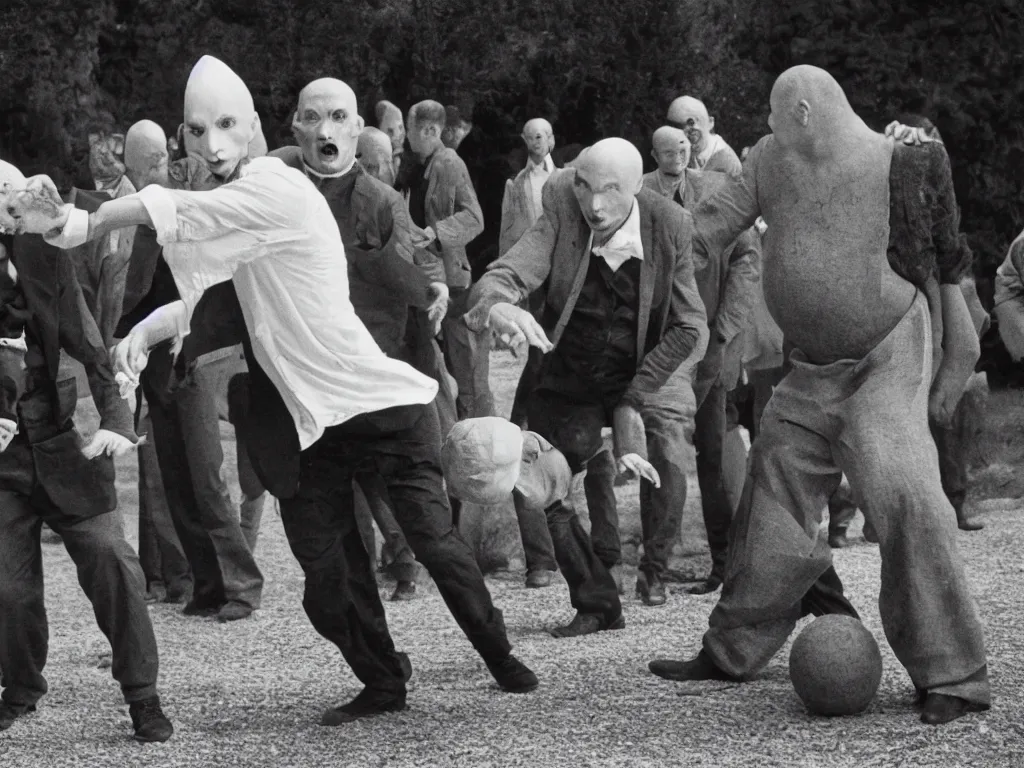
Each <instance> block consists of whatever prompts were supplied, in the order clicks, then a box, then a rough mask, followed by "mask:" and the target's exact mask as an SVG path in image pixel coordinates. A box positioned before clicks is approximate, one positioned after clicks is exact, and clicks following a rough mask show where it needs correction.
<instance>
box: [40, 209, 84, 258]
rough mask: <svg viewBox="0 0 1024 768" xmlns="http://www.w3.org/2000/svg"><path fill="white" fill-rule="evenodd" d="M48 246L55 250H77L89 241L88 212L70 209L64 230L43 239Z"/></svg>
mask: <svg viewBox="0 0 1024 768" xmlns="http://www.w3.org/2000/svg"><path fill="white" fill-rule="evenodd" d="M43 239H44V240H46V242H48V243H49V244H50V245H54V246H56V247H57V248H63V249H65V250H67V249H68V248H77V247H78V246H80V245H83V244H84V243H86V242H88V240H89V212H88V211H83V210H82V209H81V208H72V209H71V213H70V214H69V215H68V220H67V221H66V222H65V223H64V228H63V229H62V230H61V231H60V233H59V234H56V235H46V236H44V237H43Z"/></svg>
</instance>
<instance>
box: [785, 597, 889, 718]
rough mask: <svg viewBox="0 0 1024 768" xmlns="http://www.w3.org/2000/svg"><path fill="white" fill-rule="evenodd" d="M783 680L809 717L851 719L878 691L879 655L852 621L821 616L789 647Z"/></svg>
mask: <svg viewBox="0 0 1024 768" xmlns="http://www.w3.org/2000/svg"><path fill="white" fill-rule="evenodd" d="M789 677H790V679H791V680H792V681H793V687H794V688H795V689H796V692H797V695H798V696H799V697H800V698H801V700H803V702H804V704H805V705H806V706H807V709H808V710H809V711H810V712H812V713H813V714H816V715H826V716H834V715H853V714H856V713H857V712H860V711H861V710H863V709H864V708H865V707H867V705H868V704H870V703H871V700H872V699H873V698H874V697H875V693H876V692H877V691H878V684H879V683H880V682H881V680H882V654H881V652H880V651H879V650H878V643H876V642H875V638H874V636H873V635H872V634H871V632H869V631H868V629H867V628H866V627H865V626H864V625H863V624H861V623H860V622H859V621H858V620H857V619H854V618H852V617H850V616H839V615H834V614H832V615H826V616H821V617H819V618H817V619H815V620H814V621H812V622H811V623H810V624H809V625H808V626H807V627H806V628H805V629H804V631H803V632H801V633H800V636H799V637H797V639H796V641H795V642H794V643H793V649H792V650H791V651H790V654H789Z"/></svg>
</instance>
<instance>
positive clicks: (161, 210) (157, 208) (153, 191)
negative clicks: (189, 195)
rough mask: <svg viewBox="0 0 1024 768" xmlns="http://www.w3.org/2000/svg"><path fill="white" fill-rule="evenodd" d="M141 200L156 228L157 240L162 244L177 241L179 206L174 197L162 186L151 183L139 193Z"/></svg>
mask: <svg viewBox="0 0 1024 768" xmlns="http://www.w3.org/2000/svg"><path fill="white" fill-rule="evenodd" d="M137 194H138V196H139V200H141V201H142V204H143V205H144V206H146V212H147V213H149V218H150V220H151V221H152V222H153V229H155V230H156V241H157V242H158V243H159V244H160V245H166V244H167V243H173V242H176V241H177V239H178V206H177V205H176V204H175V202H174V197H173V196H172V195H171V193H170V192H168V191H167V190H166V189H164V188H163V187H161V186H158V185H156V184H150V185H149V186H148V187H144V188H143V189H142V190H141V191H139V192H138V193H137Z"/></svg>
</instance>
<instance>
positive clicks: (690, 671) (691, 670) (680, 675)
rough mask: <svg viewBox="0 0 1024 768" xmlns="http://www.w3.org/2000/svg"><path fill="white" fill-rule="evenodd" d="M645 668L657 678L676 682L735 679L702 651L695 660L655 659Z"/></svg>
mask: <svg viewBox="0 0 1024 768" xmlns="http://www.w3.org/2000/svg"><path fill="white" fill-rule="evenodd" d="M647 668H648V669H649V670H651V672H653V673H654V674H656V675H657V676H658V677H663V678H665V679H666V680H674V681H676V682H686V681H690V680H734V679H735V678H733V677H731V676H730V675H728V674H726V673H725V672H724V671H723V670H722V669H720V668H719V666H718V665H717V664H715V662H713V661H712V660H711V657H710V656H708V655H707V653H705V652H704V651H701V652H700V653H698V654H697V656H696V658H693V659H691V660H690V661H675V660H674V659H655V660H654V661H652V662H650V663H649V664H648V665H647Z"/></svg>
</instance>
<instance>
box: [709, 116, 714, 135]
mask: <svg viewBox="0 0 1024 768" xmlns="http://www.w3.org/2000/svg"><path fill="white" fill-rule="evenodd" d="M708 130H709V131H711V132H712V133H714V131H715V118H713V117H711V116H708Z"/></svg>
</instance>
